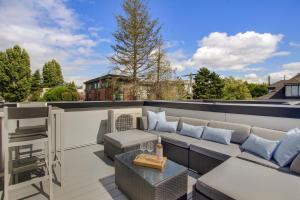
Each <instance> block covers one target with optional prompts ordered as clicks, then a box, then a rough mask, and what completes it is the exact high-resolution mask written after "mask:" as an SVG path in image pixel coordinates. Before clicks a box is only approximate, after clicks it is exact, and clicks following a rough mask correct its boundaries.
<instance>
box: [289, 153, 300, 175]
mask: <svg viewBox="0 0 300 200" xmlns="http://www.w3.org/2000/svg"><path fill="white" fill-rule="evenodd" d="M290 170H291V172H295V173H297V174H300V153H299V154H298V156H297V157H296V158H295V159H294V160H293V162H292V164H291V167H290Z"/></svg>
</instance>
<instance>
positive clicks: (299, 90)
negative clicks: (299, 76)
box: [285, 85, 300, 97]
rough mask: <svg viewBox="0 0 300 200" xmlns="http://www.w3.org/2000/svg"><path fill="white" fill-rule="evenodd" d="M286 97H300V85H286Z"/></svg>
mask: <svg viewBox="0 0 300 200" xmlns="http://www.w3.org/2000/svg"><path fill="white" fill-rule="evenodd" d="M285 96H286V97H300V85H286V86H285Z"/></svg>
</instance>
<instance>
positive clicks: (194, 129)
mask: <svg viewBox="0 0 300 200" xmlns="http://www.w3.org/2000/svg"><path fill="white" fill-rule="evenodd" d="M203 130H204V126H193V125H190V124H186V123H184V122H183V123H182V126H181V130H180V134H181V135H186V136H189V137H193V138H197V139H200V138H201V136H202V133H203Z"/></svg>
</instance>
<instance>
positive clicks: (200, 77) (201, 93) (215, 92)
mask: <svg viewBox="0 0 300 200" xmlns="http://www.w3.org/2000/svg"><path fill="white" fill-rule="evenodd" d="M194 80H195V83H194V85H193V98H194V99H220V98H222V96H223V92H222V90H223V87H224V83H223V80H222V78H221V77H220V76H219V75H218V74H217V73H215V72H210V71H209V70H208V69H207V68H205V67H203V68H200V69H199V71H198V72H197V74H196V76H195V78H194Z"/></svg>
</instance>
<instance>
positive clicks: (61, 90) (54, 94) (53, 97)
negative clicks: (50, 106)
mask: <svg viewBox="0 0 300 200" xmlns="http://www.w3.org/2000/svg"><path fill="white" fill-rule="evenodd" d="M43 99H45V101H77V100H78V99H79V95H78V93H77V92H76V90H73V89H71V88H70V87H68V86H66V85H62V86H56V87H54V88H51V89H50V90H48V91H47V92H46V93H45V94H44V97H43Z"/></svg>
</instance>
